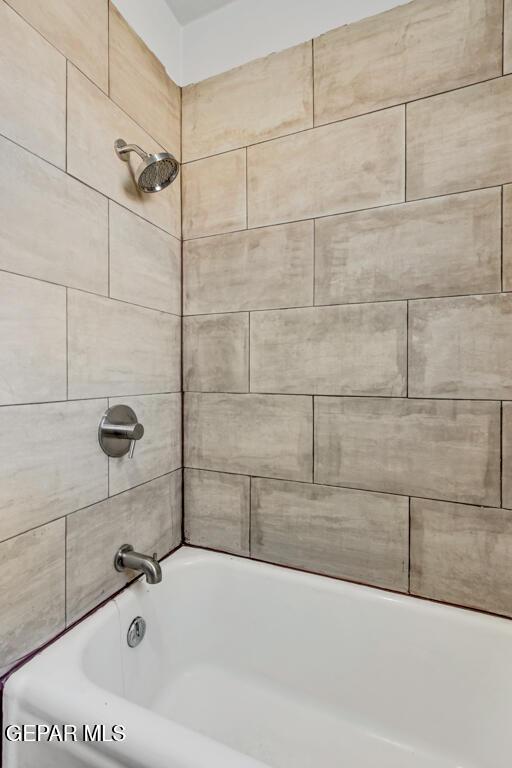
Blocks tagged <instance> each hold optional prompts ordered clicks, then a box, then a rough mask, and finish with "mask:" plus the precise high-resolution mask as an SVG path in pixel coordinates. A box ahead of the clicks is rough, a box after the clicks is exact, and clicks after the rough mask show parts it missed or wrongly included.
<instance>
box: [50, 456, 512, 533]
mask: <svg viewBox="0 0 512 768" xmlns="http://www.w3.org/2000/svg"><path fill="white" fill-rule="evenodd" d="M185 469H191V470H193V471H194V472H211V473H213V474H224V475H231V476H233V477H252V479H253V480H268V481H269V482H276V483H291V484H297V485H305V486H313V485H316V486H319V487H323V488H332V489H336V488H339V489H340V490H345V491H360V492H361V493H371V494H377V495H380V496H395V497H396V496H397V497H399V498H401V499H408V498H410V499H411V500H412V499H418V500H420V501H434V502H438V503H439V504H456V505H458V506H461V507H479V508H480V509H502V510H505V511H512V508H510V507H499V506H498V505H497V504H483V503H482V502H481V500H475V501H455V500H454V499H446V498H440V497H432V496H420V495H418V494H415V493H411V492H410V491H408V492H404V491H383V490H380V489H376V488H362V487H361V486H355V485H335V484H333V483H326V482H322V481H319V480H316V481H315V482H312V481H311V480H297V479H296V478H290V477H273V476H272V477H271V476H270V475H258V474H252V475H249V474H248V473H247V472H233V471H230V470H229V469H217V468H216V469H211V468H210V467H196V466H192V465H187V466H186V467H185ZM168 474H169V473H168ZM149 482H150V481H149ZM135 487H137V486H135ZM123 493H125V491H123ZM91 506H92V505H91ZM85 509H86V507H85ZM76 511H80V510H76ZM38 527H40V526H38Z"/></svg>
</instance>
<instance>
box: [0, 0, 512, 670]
mask: <svg viewBox="0 0 512 768" xmlns="http://www.w3.org/2000/svg"><path fill="white" fill-rule="evenodd" d="M83 9H84V4H83V3H82V2H81V0H66V2H64V1H63V0H45V2H44V3H43V2H41V0H30V2H29V1H28V0H9V1H8V2H5V1H4V0H0V37H1V40H2V47H1V50H2V54H1V55H2V64H3V68H2V77H1V78H0V97H1V100H2V104H3V109H2V112H1V114H0V159H1V161H2V169H3V173H2V175H1V178H0V199H1V206H2V217H1V221H0V243H1V245H2V248H1V249H0V329H1V331H2V333H1V336H0V365H1V369H2V375H1V376H0V429H1V432H2V442H1V444H0V559H1V562H2V565H3V568H2V575H1V576H0V612H1V616H2V629H1V631H0V670H2V669H5V668H7V667H9V666H10V665H12V663H13V662H14V661H15V660H17V659H19V658H20V657H21V656H23V655H24V654H25V653H27V652H29V651H31V650H33V649H34V648H36V647H37V646H39V645H41V644H42V643H44V642H45V641H46V640H48V639H49V638H51V637H53V636H54V635H56V634H57V633H58V632H60V631H61V630H62V629H64V628H65V627H66V626H69V625H70V624H72V623H73V622H74V621H75V620H76V619H78V618H80V617H81V616H83V615H84V614H85V613H86V612H87V611H89V610H91V609H92V608H94V607H95V606H96V605H98V603H100V602H101V601H103V600H105V599H106V598H108V597H109V596H111V595H112V594H113V593H115V592H116V591H117V590H119V589H120V588H121V587H122V586H123V585H124V584H125V583H126V581H127V578H128V577H127V576H126V575H125V574H119V573H117V572H116V571H114V569H113V567H112V558H113V554H114V552H115V551H116V549H117V548H118V547H119V545H120V544H123V543H125V542H127V541H128V542H130V543H132V544H133V545H134V546H136V548H137V549H142V550H145V551H148V552H150V553H151V552H153V551H155V550H157V552H158V556H159V557H160V556H163V555H165V554H166V553H168V552H169V551H171V550H172V549H174V548H175V547H176V546H178V545H179V544H180V543H181V541H182V497H181V474H182V471H181V465H182V460H181V449H182V445H181V399H182V395H181V390H182V386H181V338H180V336H181V333H180V331H181V330H182V336H183V342H184V344H183V373H184V385H185V386H184V388H185V389H186V390H187V391H186V394H185V405H186V420H185V425H184V440H185V464H186V469H185V473H184V474H185V527H184V531H185V540H186V542H188V543H191V544H196V545H201V546H206V547H210V548H212V549H219V550H223V551H226V552H231V553H236V554H239V555H243V556H246V557H249V556H250V557H253V558H256V559H261V560H269V561H272V562H276V563H282V564H286V565H291V566H294V567H296V568H299V569H306V570H311V571H318V572H321V573H326V574H330V575H332V576H336V577H339V578H344V579H351V580H355V581H359V582H364V583H368V584H374V585H377V586H380V587H384V588H387V589H393V590H398V591H400V592H403V593H407V592H411V593H412V594H416V595H422V596H425V597H430V598H434V599H436V600H441V601H446V602H452V603H458V604H462V605H470V606H472V607H476V608H479V609H482V610H486V611H492V612H496V613H499V614H504V615H508V616H511V615H512V363H511V362H510V361H511V359H512V358H511V355H510V349H511V347H512V344H511V342H512V325H511V320H512V294H511V293H507V292H510V291H512V185H511V186H507V184H511V182H512V143H511V140H510V136H511V131H510V125H511V122H512V0H505V3H504V4H503V0H415V2H413V3H411V4H409V5H406V6H400V7H398V8H396V9H393V10H391V11H389V12H387V13H385V14H382V15H380V16H376V17H373V18H370V19H367V20H365V21H362V22H359V23H356V24H352V25H350V26H348V27H343V28H340V29H337V30H333V31H332V32H330V33H328V34H326V35H324V36H322V37H321V38H319V39H317V40H314V41H312V42H311V41H310V42H307V43H304V44H302V45H298V46H296V47H294V48H291V49H289V50H286V51H283V52H281V53H276V54H274V55H272V56H269V57H267V58H265V59H262V60H259V61H255V62H252V63H250V64H247V65H245V66H243V67H239V68H237V69H235V70H233V71H230V72H227V73H225V74H222V75H220V76H218V77H215V78H212V79H209V80H206V81H204V82H202V83H198V84H197V85H193V86H188V87H186V88H184V89H183V92H181V89H180V88H179V87H178V86H177V85H175V84H174V83H173V82H172V81H171V80H170V79H169V78H168V77H167V75H166V73H165V72H164V70H163V68H162V66H161V65H160V64H159V62H158V61H157V60H156V59H155V58H154V56H153V55H152V54H151V53H150V52H149V51H148V49H147V48H146V47H145V46H144V45H143V44H142V42H141V41H140V39H139V38H137V36H136V35H135V34H134V33H133V31H132V30H131V29H130V28H129V26H128V25H127V24H126V23H125V21H124V20H123V19H122V17H121V16H120V15H119V13H118V12H117V11H116V9H115V7H114V6H113V5H109V4H108V2H107V0H90V2H89V3H87V14H85V13H84V10H83ZM507 73H510V74H509V75H508V76H507ZM20 94H22V95H23V98H20ZM182 97H183V105H182V104H181V100H182ZM182 107H183V108H182ZM181 130H183V160H184V161H185V165H184V167H183V170H182V175H181V180H180V181H181V185H182V192H183V207H182V205H181V199H180V183H178V182H177V183H175V184H174V185H173V186H172V187H171V188H170V189H168V190H166V191H164V192H162V193H160V194H157V195H142V194H137V193H136V191H135V189H134V186H133V183H132V181H131V180H130V179H129V177H128V176H127V168H126V166H125V165H124V164H122V163H120V162H119V160H118V159H117V157H116V156H115V153H114V150H113V143H114V141H115V139H117V138H119V137H122V138H124V139H125V140H126V141H129V142H136V143H138V144H140V145H141V146H142V147H143V148H144V149H146V150H147V151H149V152H152V151H158V150H159V148H163V149H165V150H168V151H170V152H172V153H174V154H175V155H176V156H177V157H178V159H180V144H181V137H180V133H181ZM136 164H137V163H136V160H135V161H134V165H136ZM182 222H183V237H184V240H185V243H184V247H183V267H184V315H185V317H184V318H183V327H182V329H181V319H180V316H181V287H182V286H181V274H180V251H181V240H180V239H181V225H182ZM123 402H124V403H126V404H127V405H129V406H131V407H132V408H133V409H134V410H135V411H136V413H137V416H138V418H139V419H140V421H141V422H142V423H143V424H144V426H145V430H146V431H145V435H144V438H143V440H142V441H141V442H140V443H139V444H138V446H137V449H136V452H135V457H134V459H133V460H129V459H124V460H122V461H117V460H110V462H109V460H108V459H107V457H106V456H105V455H104V454H103V453H102V452H101V451H100V449H99V446H98V443H97V428H98V423H99V420H100V418H101V416H102V414H103V412H104V411H105V409H106V407H107V405H114V404H116V403H123Z"/></svg>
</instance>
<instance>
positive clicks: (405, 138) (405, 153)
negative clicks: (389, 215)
mask: <svg viewBox="0 0 512 768" xmlns="http://www.w3.org/2000/svg"><path fill="white" fill-rule="evenodd" d="M404 202H407V104H404Z"/></svg>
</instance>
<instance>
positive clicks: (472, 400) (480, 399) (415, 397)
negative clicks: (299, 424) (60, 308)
mask: <svg viewBox="0 0 512 768" xmlns="http://www.w3.org/2000/svg"><path fill="white" fill-rule="evenodd" d="M155 394H158V393H155ZM169 394H179V393H169ZM186 394H187V395H203V396H204V397H206V398H208V397H212V396H217V395H223V396H226V395H227V396H228V397H248V396H249V395H250V396H251V397H288V398H290V397H316V398H324V399H329V400H403V401H406V400H407V401H410V402H414V401H418V402H425V401H426V402H429V403H495V404H498V403H500V402H501V399H500V398H499V397H495V398H490V397H429V396H426V395H389V394H386V395H352V394H350V395H349V394H343V395H339V394H338V395H333V394H326V393H325V392H314V393H313V392H311V391H310V392H268V391H267V390H264V391H262V390H258V391H257V392H255V391H252V392H242V391H238V390H237V391H236V392H234V391H231V392H222V391H221V390H208V389H187V390H186ZM128 396H129V395H126V397H128ZM116 397H122V395H116ZM132 397H135V395H132ZM81 399H82V400H84V399H89V400H97V399H101V398H81ZM509 399H510V400H512V397H511V398H509ZM78 400H80V398H78ZM505 400H506V401H507V398H505ZM50 404H51V403H50ZM15 405H17V406H22V405H27V403H16V404H15ZM32 405H34V403H32ZM43 405H44V403H43ZM0 407H2V408H10V407H12V406H9V405H4V406H0Z"/></svg>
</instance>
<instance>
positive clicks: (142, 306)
mask: <svg viewBox="0 0 512 768" xmlns="http://www.w3.org/2000/svg"><path fill="white" fill-rule="evenodd" d="M108 256H109V253H108V247H107V258H108ZM3 273H5V274H6V275H13V276H14V277H21V278H22V279H24V280H36V281H37V282H38V283H44V284H45V285H55V286H57V287H58V288H66V289H67V290H69V291H76V292H78V293H85V294H87V296H96V297H97V298H98V299H107V300H109V301H111V302H114V301H115V302H117V303H119V304H126V305H127V306H129V307H135V308H136V309H146V310H147V311H148V312H154V313H156V314H159V315H165V316H166V317H176V318H178V319H181V317H182V315H178V314H176V312H168V311H167V310H165V309H157V308H156V307H148V306H147V305H146V304H135V303H134V302H133V301H126V299H119V298H117V296H109V295H108V294H106V293H95V292H94V291H89V290H87V288H76V287H75V286H73V285H66V284H65V283H55V282H54V281H53V280H45V279H44V278H42V277H33V276H32V275H25V274H23V273H22V272H13V271H12V270H11V269H1V268H0V275H1V274H3ZM107 290H108V279H107ZM284 309H286V307H284ZM212 314H219V313H212ZM226 314H227V313H226ZM186 317H189V315H186Z"/></svg>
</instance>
